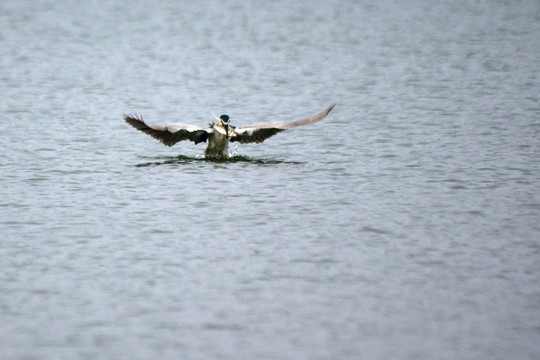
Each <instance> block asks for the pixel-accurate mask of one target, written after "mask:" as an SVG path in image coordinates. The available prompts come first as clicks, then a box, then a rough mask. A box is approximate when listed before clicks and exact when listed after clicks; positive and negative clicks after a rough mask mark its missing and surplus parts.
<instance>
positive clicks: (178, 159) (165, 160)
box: [135, 155, 304, 167]
mask: <svg viewBox="0 0 540 360" xmlns="http://www.w3.org/2000/svg"><path fill="white" fill-rule="evenodd" d="M158 159H162V160H160V161H152V162H146V163H141V164H137V165H135V166H136V167H146V166H157V165H182V164H193V163H214V164H230V163H249V164H259V165H275V164H294V165H300V164H304V163H303V162H299V161H282V160H277V159H255V158H250V157H249V156H243V155H235V156H229V157H226V158H216V157H192V156H184V155H178V156H173V157H161V158H158Z"/></svg>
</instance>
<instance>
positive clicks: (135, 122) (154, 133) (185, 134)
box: [124, 115, 214, 146]
mask: <svg viewBox="0 0 540 360" xmlns="http://www.w3.org/2000/svg"><path fill="white" fill-rule="evenodd" d="M124 120H125V121H126V122H127V123H128V124H129V125H131V126H133V127H134V128H135V129H137V130H139V131H142V132H144V133H146V134H148V135H150V136H151V137H153V138H154V139H157V140H159V141H161V142H162V143H163V144H164V145H167V146H173V145H174V144H176V143H177V142H179V141H182V140H190V141H193V142H194V143H195V144H198V143H200V142H205V141H206V139H207V138H208V135H209V134H211V133H212V132H213V131H214V130H213V129H212V128H200V127H198V126H193V125H187V124H169V125H156V124H147V123H145V122H144V120H143V118H142V116H141V117H139V116H137V115H135V116H131V115H124Z"/></svg>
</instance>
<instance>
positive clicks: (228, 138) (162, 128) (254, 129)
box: [124, 104, 336, 158]
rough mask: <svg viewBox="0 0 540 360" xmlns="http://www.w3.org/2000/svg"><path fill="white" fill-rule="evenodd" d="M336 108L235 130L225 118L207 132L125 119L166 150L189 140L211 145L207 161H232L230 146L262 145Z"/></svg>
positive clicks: (189, 127) (178, 125) (225, 116)
mask: <svg viewBox="0 0 540 360" xmlns="http://www.w3.org/2000/svg"><path fill="white" fill-rule="evenodd" d="M334 106H336V104H332V105H330V106H329V107H328V108H327V109H326V110H324V111H322V112H320V113H318V114H317V115H315V116H312V117H309V118H306V119H302V120H297V121H291V122H284V121H280V122H265V123H258V124H252V125H245V126H238V127H236V126H233V125H231V124H230V122H231V120H230V117H229V116H228V115H225V114H224V115H221V116H220V117H219V119H218V118H217V116H215V115H214V116H215V117H216V120H218V123H213V122H212V123H210V124H209V127H206V128H203V127H199V126H195V125H188V124H183V123H172V124H168V125H157V124H149V123H147V122H146V121H145V120H144V119H143V117H142V115H140V116H139V115H124V120H125V122H126V123H128V124H129V125H131V126H133V127H134V128H135V129H137V130H139V131H142V132H144V133H146V134H148V135H150V136H151V137H153V138H154V139H156V140H159V141H160V142H161V143H163V144H164V145H166V146H173V145H174V144H176V143H177V142H179V141H183V140H189V141H192V142H194V143H195V144H199V143H202V142H206V141H208V145H207V147H206V151H205V153H204V154H205V157H207V158H226V157H228V144H229V142H238V143H240V144H247V143H262V142H263V141H264V140H266V139H268V138H269V137H271V136H274V135H275V134H277V133H279V132H282V131H284V130H289V129H292V128H295V127H298V126H304V125H311V124H315V123H317V122H319V121H321V120H322V119H324V118H325V117H326V116H327V115H328V113H329V112H330V111H332V109H333V108H334Z"/></svg>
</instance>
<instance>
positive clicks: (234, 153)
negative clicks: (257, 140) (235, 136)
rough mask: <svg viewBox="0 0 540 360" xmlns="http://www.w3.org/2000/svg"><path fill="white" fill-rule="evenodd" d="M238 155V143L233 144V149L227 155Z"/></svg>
mask: <svg viewBox="0 0 540 360" xmlns="http://www.w3.org/2000/svg"><path fill="white" fill-rule="evenodd" d="M235 156H238V143H236V144H234V150H233V151H232V153H230V154H229V157H235Z"/></svg>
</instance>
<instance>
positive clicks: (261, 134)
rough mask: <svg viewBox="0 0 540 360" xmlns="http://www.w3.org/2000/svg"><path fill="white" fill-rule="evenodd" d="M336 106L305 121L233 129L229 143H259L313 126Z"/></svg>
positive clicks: (271, 123) (270, 123) (269, 123)
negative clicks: (294, 129)
mask: <svg viewBox="0 0 540 360" xmlns="http://www.w3.org/2000/svg"><path fill="white" fill-rule="evenodd" d="M334 106H336V104H332V105H330V106H329V107H328V108H327V109H326V110H324V111H322V112H320V113H318V114H317V115H315V116H312V117H309V118H307V119H302V120H297V121H291V122H266V123H260V124H253V125H246V126H239V127H237V128H235V129H234V133H233V134H232V135H231V137H230V141H238V142H239V143H241V144H246V143H253V142H255V143H261V142H263V141H264V140H266V139H268V138H269V137H271V136H274V135H275V134H277V133H279V132H281V131H284V130H288V129H292V128H294V127H297V126H304V125H311V124H315V123H317V122H319V121H321V120H322V119H324V118H325V117H326V116H327V115H328V113H329V112H330V111H332V109H333V108H334Z"/></svg>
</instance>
